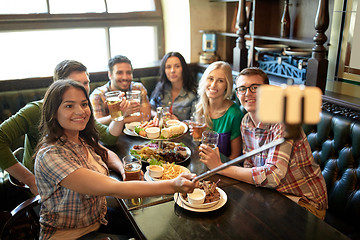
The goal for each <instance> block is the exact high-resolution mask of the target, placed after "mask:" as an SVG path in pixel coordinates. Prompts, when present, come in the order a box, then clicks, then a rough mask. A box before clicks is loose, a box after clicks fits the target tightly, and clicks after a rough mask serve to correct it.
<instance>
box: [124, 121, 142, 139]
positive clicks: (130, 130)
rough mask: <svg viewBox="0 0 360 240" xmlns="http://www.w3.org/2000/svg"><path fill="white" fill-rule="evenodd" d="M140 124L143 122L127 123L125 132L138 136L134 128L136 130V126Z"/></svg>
mask: <svg viewBox="0 0 360 240" xmlns="http://www.w3.org/2000/svg"><path fill="white" fill-rule="evenodd" d="M140 124H141V122H131V123H125V127H124V130H123V132H124V133H125V134H126V135H129V136H138V135H137V134H136V133H135V132H134V130H135V127H138V126H139V125H140Z"/></svg>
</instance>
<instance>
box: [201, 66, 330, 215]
mask: <svg viewBox="0 0 360 240" xmlns="http://www.w3.org/2000/svg"><path fill="white" fill-rule="evenodd" d="M262 84H269V79H268V77H267V76H266V74H265V73H264V72H263V71H262V70H261V69H258V68H247V69H244V70H242V71H241V72H240V74H239V76H238V77H237V79H236V86H237V88H236V94H237V97H238V98H239V100H240V102H241V104H242V105H243V106H244V108H245V109H246V111H247V112H248V113H247V114H246V115H245V116H244V118H243V119H242V122H241V127H240V130H241V135H242V144H243V153H244V154H245V153H248V152H250V151H252V150H254V149H257V148H259V147H261V146H263V145H265V144H268V143H270V142H272V141H274V140H276V139H279V138H282V137H284V135H285V126H284V124H281V123H276V124H265V123H262V122H260V121H259V120H258V119H257V117H256V91H257V88H258V87H259V86H260V85H262ZM239 147H240V146H239ZM200 149H201V151H202V153H200V155H201V156H202V159H201V161H202V162H204V163H205V164H206V165H207V167H208V168H210V169H212V168H215V167H217V166H219V165H221V164H222V163H221V161H220V158H219V156H218V155H219V154H218V150H216V151H214V150H212V149H211V148H209V147H207V146H205V145H201V148H200ZM220 173H221V174H223V175H225V176H228V177H232V178H235V179H238V180H240V181H243V182H246V183H249V184H254V185H255V186H261V187H269V188H274V189H276V190H277V191H279V192H281V193H283V194H285V195H286V196H287V197H289V198H290V199H292V200H294V201H295V202H296V203H298V204H299V205H300V206H302V207H304V208H306V209H307V210H309V211H310V212H311V213H313V214H314V215H316V216H317V217H319V218H321V219H324V218H325V213H326V208H327V192H326V185H325V180H324V177H323V176H322V173H321V169H320V166H319V165H318V164H316V163H315V161H314V158H313V156H312V152H311V149H310V145H309V142H308V140H307V138H306V135H305V133H304V132H303V131H302V130H301V132H300V138H299V139H296V140H293V139H289V140H287V141H286V142H284V143H283V144H281V145H279V146H276V147H273V148H271V149H269V150H267V151H264V152H262V153H260V154H257V155H255V156H253V157H251V158H248V159H247V160H246V161H245V162H244V167H240V166H230V167H228V168H226V169H224V170H222V171H220Z"/></svg>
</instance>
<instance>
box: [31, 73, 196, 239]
mask: <svg viewBox="0 0 360 240" xmlns="http://www.w3.org/2000/svg"><path fill="white" fill-rule="evenodd" d="M40 130H41V134H42V140H41V141H40V142H39V144H38V147H37V153H36V160H35V179H36V185H37V187H38V191H39V194H40V196H41V201H40V202H41V210H40V224H41V231H40V239H77V238H79V237H81V236H83V235H86V234H87V233H90V232H93V231H97V230H98V229H99V228H100V226H101V225H106V224H107V220H106V219H105V215H106V212H107V207H106V200H105V196H107V195H109V196H114V197H117V198H136V197H141V196H152V195H162V194H170V193H174V192H192V191H193V189H194V187H195V184H194V183H192V182H191V181H190V180H189V179H190V178H192V177H193V176H192V175H191V174H183V175H180V176H179V177H177V178H176V179H174V180H169V181H157V182H145V181H128V182H120V181H117V180H115V179H113V178H110V177H109V176H108V175H109V171H108V167H107V159H108V156H107V151H106V150H105V149H104V148H103V147H102V146H101V145H99V144H98V140H99V136H98V134H97V132H96V130H95V128H94V116H93V112H92V108H91V106H90V102H89V97H88V95H87V92H86V90H85V88H84V87H83V86H81V85H80V84H79V83H77V82H74V81H71V80H64V81H56V82H54V83H53V84H52V85H51V86H50V87H49V89H48V90H47V92H46V94H45V98H44V105H43V111H42V118H41V122H40Z"/></svg>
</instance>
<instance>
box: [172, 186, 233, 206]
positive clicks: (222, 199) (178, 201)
mask: <svg viewBox="0 0 360 240" xmlns="http://www.w3.org/2000/svg"><path fill="white" fill-rule="evenodd" d="M218 191H219V193H220V201H219V202H218V204H216V205H215V206H212V207H209V208H192V207H189V206H188V205H186V204H185V203H183V201H182V200H181V198H180V196H178V194H179V193H175V194H174V201H175V202H176V204H177V205H179V206H180V207H182V208H184V209H186V210H189V211H193V212H211V211H215V210H217V209H219V208H221V207H222V206H224V205H225V203H226V202H227V195H226V193H225V192H224V191H223V190H222V189H221V188H218Z"/></svg>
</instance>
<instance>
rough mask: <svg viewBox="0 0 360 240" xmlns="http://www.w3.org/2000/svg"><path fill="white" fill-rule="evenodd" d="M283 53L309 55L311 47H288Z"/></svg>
mask: <svg viewBox="0 0 360 240" xmlns="http://www.w3.org/2000/svg"><path fill="white" fill-rule="evenodd" d="M284 53H285V54H286V55H291V56H310V55H311V53H312V51H311V49H300V48H299V49H295V48H294V49H288V50H285V51H284Z"/></svg>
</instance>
